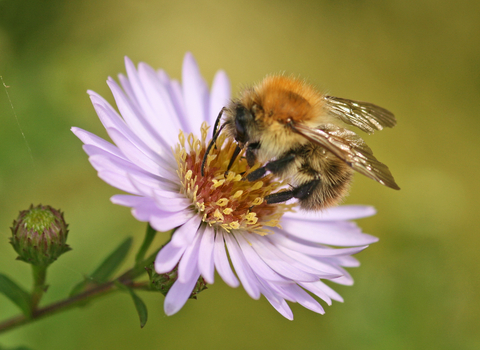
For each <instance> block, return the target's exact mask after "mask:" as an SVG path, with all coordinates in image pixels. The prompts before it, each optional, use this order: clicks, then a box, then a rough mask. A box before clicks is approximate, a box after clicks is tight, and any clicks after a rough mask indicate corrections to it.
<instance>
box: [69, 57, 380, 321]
mask: <svg viewBox="0 0 480 350" xmlns="http://www.w3.org/2000/svg"><path fill="white" fill-rule="evenodd" d="M125 63H126V70H127V76H123V75H120V76H119V80H120V85H121V86H119V85H118V84H117V83H116V82H115V81H114V80H113V79H111V78H109V79H108V81H107V83H108V85H109V86H110V89H111V90H112V93H113V95H114V97H115V101H116V103H117V107H118V110H119V112H120V114H119V113H118V112H117V111H115V110H114V109H113V108H112V107H111V106H110V105H109V104H108V102H106V101H105V100H104V99H103V98H102V97H101V96H99V95H97V94H96V93H94V92H92V91H89V94H90V97H91V100H92V102H93V105H94V107H95V110H96V112H97V114H98V116H99V117H100V120H101V121H102V123H103V125H104V126H105V128H106V130H107V132H108V135H109V136H110V138H111V139H112V140H113V142H114V143H115V145H113V144H111V143H109V142H107V141H105V140H103V139H101V138H99V137H97V136H95V135H93V134H91V133H89V132H87V131H85V130H82V129H79V128H75V127H74V128H72V131H73V132H74V133H75V135H77V136H78V137H79V138H80V139H81V140H82V142H83V143H84V146H83V148H84V150H85V152H86V153H87V154H88V155H89V157H90V158H89V160H90V162H91V164H92V165H93V167H94V168H95V169H96V170H97V171H98V174H99V176H100V178H102V179H103V180H104V181H105V182H107V183H109V184H110V185H112V186H114V187H116V188H118V189H120V190H123V191H125V192H127V193H129V194H121V195H115V196H113V197H112V202H113V203H115V204H120V205H123V206H127V207H130V208H132V214H133V215H134V216H135V218H137V219H138V220H140V221H148V222H149V223H150V224H151V225H152V227H154V228H155V229H156V230H158V231H168V230H171V229H176V231H175V232H174V234H173V236H172V239H171V241H170V242H169V243H168V244H167V245H166V246H165V247H164V248H163V249H162V250H161V251H160V252H159V254H158V256H157V258H156V260H155V270H156V271H157V273H167V272H169V271H171V270H172V269H174V268H175V267H178V280H177V281H176V282H175V283H174V285H173V286H172V288H171V289H170V291H169V292H168V294H167V296H166V298H165V305H164V308H165V313H166V314H167V315H173V314H174V313H176V312H178V311H179V310H180V309H181V308H182V307H183V305H184V304H185V302H186V301H187V299H188V297H189V296H190V293H191V292H192V289H193V287H194V285H195V283H196V282H197V280H198V278H199V277H200V276H202V277H203V278H204V279H205V281H206V282H207V283H209V284H212V283H213V282H214V271H215V270H216V271H217V272H218V274H219V275H220V277H222V279H223V280H224V281H225V283H227V284H228V285H229V286H232V287H237V286H239V285H240V283H241V284H242V286H243V287H244V288H245V291H246V292H247V293H248V295H250V296H251V297H252V298H254V299H258V298H260V295H262V294H263V295H264V296H265V297H266V298H267V300H268V301H269V302H270V303H271V304H272V306H273V307H274V308H275V309H276V310H277V311H278V312H280V313H281V314H282V315H283V316H285V317H286V318H288V319H293V314H292V311H291V310H290V308H289V306H288V305H287V302H286V301H291V302H298V303H300V304H301V305H303V306H304V307H306V308H308V309H310V310H313V311H315V312H318V313H321V314H323V313H324V310H323V308H322V306H321V305H320V304H319V303H318V301H317V300H316V299H315V298H314V297H313V296H316V297H318V298H320V299H322V300H324V301H325V302H326V303H327V304H328V305H330V304H331V301H332V300H337V301H342V297H341V296H340V295H338V294H337V293H336V292H335V291H334V290H333V289H332V288H330V287H329V286H327V285H326V284H325V283H324V282H323V281H322V280H330V281H331V282H335V283H339V284H344V285H351V284H352V283H353V280H352V278H351V276H350V275H349V274H348V272H347V271H346V270H345V269H344V267H355V266H358V265H359V263H358V261H357V260H356V259H355V258H353V257H352V255H353V254H356V253H358V252H360V251H361V250H363V249H365V248H366V247H367V245H368V244H370V243H373V242H376V241H377V238H375V237H373V236H370V235H367V234H364V233H362V232H361V230H360V229H359V228H358V227H357V225H356V224H354V223H353V222H350V221H348V220H352V219H358V218H362V217H367V216H370V215H373V214H374V213H375V211H374V209H373V208H371V207H366V206H339V207H335V208H330V209H327V210H324V211H322V212H319V213H311V212H295V211H294V204H275V205H269V204H267V203H265V202H264V201H263V198H264V197H265V196H266V195H268V194H269V193H271V192H274V191H276V190H278V189H279V188H281V187H282V186H284V185H285V184H283V183H279V182H278V181H277V179H275V178H273V177H272V176H271V175H269V176H266V177H264V178H262V179H260V180H259V181H257V182H254V183H250V182H248V181H242V176H241V175H240V174H242V173H243V172H245V171H249V170H248V169H247V165H246V162H245V160H243V159H240V160H238V161H237V162H235V163H234V165H233V166H232V167H231V169H230V171H229V172H228V173H227V175H226V167H227V164H228V161H229V159H230V156H231V154H232V152H233V150H234V148H235V143H234V142H233V141H232V140H230V139H226V138H225V137H224V136H223V135H222V136H220V137H219V140H218V142H217V147H216V148H214V149H212V151H211V152H210V155H209V156H208V161H207V166H206V168H205V176H201V174H200V164H201V161H202V158H203V155H204V153H205V148H206V145H207V144H208V140H207V134H208V125H210V126H211V125H213V123H214V121H215V118H216V117H217V115H218V113H219V111H220V110H221V108H222V107H223V106H225V105H226V104H227V103H228V100H229V98H230V83H229V80H228V78H227V76H226V74H225V73H224V72H222V71H220V72H218V73H217V75H216V76H215V78H214V81H213V84H212V89H211V90H210V91H209V90H208V87H207V84H206V82H205V81H204V79H203V78H202V76H201V74H200V72H199V69H198V66H197V64H196V62H195V60H194V58H193V56H192V55H191V54H187V55H186V56H185V59H184V62H183V71H182V77H183V81H182V84H180V83H179V82H178V81H176V80H172V79H170V78H169V77H168V75H167V74H166V73H165V72H164V71H162V70H160V71H155V70H153V69H152V68H151V67H150V66H148V65H146V64H144V63H140V64H139V65H138V68H135V66H134V65H133V63H132V62H131V61H130V60H129V59H126V60H125ZM210 134H211V133H210ZM330 246H337V247H341V248H332V247H330ZM229 260H230V261H231V264H232V265H233V269H232V266H231V265H230V261H229ZM233 271H235V273H234V272H233ZM312 295H313V296H312Z"/></svg>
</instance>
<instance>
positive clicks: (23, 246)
mask: <svg viewBox="0 0 480 350" xmlns="http://www.w3.org/2000/svg"><path fill="white" fill-rule="evenodd" d="M67 228H68V225H67V224H66V223H65V219H64V218H63V213H62V212H60V211H58V210H55V209H53V208H52V207H51V206H49V205H45V206H44V205H41V204H40V205H38V206H36V207H33V204H32V205H31V206H30V209H28V210H23V211H21V212H20V215H19V216H18V218H17V220H14V221H13V227H12V228H11V230H12V237H11V238H10V243H11V244H12V246H13V248H14V249H15V251H16V252H17V253H18V257H17V259H18V260H22V261H25V262H27V263H29V264H32V265H36V266H43V267H46V266H48V265H50V264H51V263H52V262H54V261H55V260H57V258H58V257H59V256H60V255H62V254H63V253H65V252H68V251H69V250H71V248H70V247H69V246H68V244H66V243H65V242H66V240H67V235H68V229H67Z"/></svg>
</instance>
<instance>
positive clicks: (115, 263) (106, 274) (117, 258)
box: [70, 237, 133, 296]
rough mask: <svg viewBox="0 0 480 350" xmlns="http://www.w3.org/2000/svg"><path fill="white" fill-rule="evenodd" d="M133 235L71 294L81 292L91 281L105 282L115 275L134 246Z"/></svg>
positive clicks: (74, 288)
mask: <svg viewBox="0 0 480 350" xmlns="http://www.w3.org/2000/svg"><path fill="white" fill-rule="evenodd" d="M132 241H133V240H132V237H128V238H127V239H126V240H125V241H123V242H122V244H120V245H119V246H118V248H117V249H115V250H114V251H113V252H112V253H111V254H110V255H109V256H108V257H107V258H106V259H105V260H104V261H103V262H102V263H101V264H100V265H99V266H98V267H97V268H96V269H95V271H93V273H91V274H90V275H89V276H87V277H86V278H85V280H84V281H82V282H80V283H78V284H77V285H76V286H74V287H73V289H72V291H71V292H70V296H73V295H75V294H78V293H80V292H81V291H82V290H83V289H84V288H85V287H86V286H87V285H88V284H89V283H92V282H93V283H103V282H107V281H108V279H109V278H110V277H111V276H112V275H113V273H114V272H115V270H116V269H117V268H118V267H119V266H120V264H121V263H122V262H123V261H124V260H125V257H126V256H127V254H128V251H129V250H130V247H131V246H132Z"/></svg>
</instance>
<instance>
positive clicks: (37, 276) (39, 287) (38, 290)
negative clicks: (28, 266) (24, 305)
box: [31, 265, 47, 314]
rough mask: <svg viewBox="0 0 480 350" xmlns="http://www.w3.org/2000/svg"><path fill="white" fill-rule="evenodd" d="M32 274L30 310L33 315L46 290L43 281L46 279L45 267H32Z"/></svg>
mask: <svg viewBox="0 0 480 350" xmlns="http://www.w3.org/2000/svg"><path fill="white" fill-rule="evenodd" d="M32 273H33V291H32V301H31V310H32V314H33V313H34V312H35V310H36V309H37V307H38V303H39V302H40V299H42V296H43V293H45V291H46V289H47V286H46V285H45V280H46V277H47V267H46V266H37V265H32Z"/></svg>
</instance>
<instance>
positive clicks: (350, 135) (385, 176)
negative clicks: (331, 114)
mask: <svg viewBox="0 0 480 350" xmlns="http://www.w3.org/2000/svg"><path fill="white" fill-rule="evenodd" d="M291 127H292V129H293V130H294V131H295V132H296V133H298V134H300V135H302V136H303V137H305V138H307V139H308V140H309V141H311V142H313V143H316V144H318V145H320V146H322V147H325V148H326V149H327V150H328V151H330V152H332V153H333V154H335V155H336V156H337V157H339V158H340V159H343V160H344V161H345V162H346V163H347V164H348V165H350V166H351V167H352V168H353V169H354V170H356V171H358V172H359V173H361V174H363V175H365V176H367V177H369V178H371V179H373V180H375V181H378V182H380V183H381V184H382V185H385V186H387V187H390V188H393V189H394V190H399V189H400V187H398V185H397V184H396V183H395V180H394V179H393V176H392V174H391V173H390V170H388V167H387V166H386V165H385V164H383V163H381V162H379V161H378V160H377V158H375V156H374V155H373V152H372V150H371V149H370V147H368V146H367V144H366V143H365V141H363V140H362V139H361V138H360V137H359V136H358V135H357V134H355V133H354V132H353V131H351V130H348V129H344V128H340V127H338V126H336V125H333V124H325V125H321V126H320V127H319V128H318V129H313V128H310V127H308V126H305V125H302V124H298V125H291Z"/></svg>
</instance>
